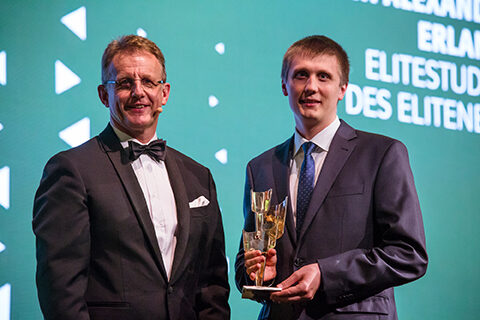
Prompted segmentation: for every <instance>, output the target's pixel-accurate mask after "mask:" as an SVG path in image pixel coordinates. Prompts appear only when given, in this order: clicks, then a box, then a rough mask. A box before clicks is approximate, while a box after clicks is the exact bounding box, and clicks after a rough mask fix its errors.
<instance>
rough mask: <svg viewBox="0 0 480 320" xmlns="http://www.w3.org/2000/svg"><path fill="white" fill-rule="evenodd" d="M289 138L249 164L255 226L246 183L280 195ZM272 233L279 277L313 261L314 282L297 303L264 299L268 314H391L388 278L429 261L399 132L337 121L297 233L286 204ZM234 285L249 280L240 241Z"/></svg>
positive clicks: (393, 282) (400, 277) (402, 276)
mask: <svg viewBox="0 0 480 320" xmlns="http://www.w3.org/2000/svg"><path fill="white" fill-rule="evenodd" d="M292 149H293V138H292V139H289V140H287V141H285V142H284V143H283V144H281V145H278V146H276V147H275V148H273V149H270V150H268V151H266V152H265V153H263V154H262V155H260V156H258V157H257V158H255V159H253V160H252V161H250V162H249V164H248V166H247V177H246V184H245V203H244V208H245V209H244V213H245V228H246V229H250V230H253V229H254V220H253V216H254V214H253V213H252V212H251V211H250V188H252V189H254V190H255V191H264V190H266V189H269V188H272V189H273V199H272V203H273V204H275V203H278V202H280V201H282V200H283V199H284V198H285V196H286V195H287V194H288V184H289V183H288V181H289V180H288V179H289V165H290V159H291V158H292ZM285 224H286V226H285V228H286V231H285V234H284V236H283V237H282V238H280V239H279V240H278V241H277V246H276V249H277V256H278V261H277V277H276V279H275V284H277V283H279V282H281V281H283V280H284V279H286V278H287V277H288V276H290V275H291V274H292V273H293V272H294V271H295V270H298V269H299V268H301V267H302V266H304V265H307V264H311V263H318V265H319V267H320V271H321V285H320V288H319V290H318V291H317V294H316V295H315V297H314V299H313V300H312V301H310V302H309V303H306V304H304V305H296V306H291V305H285V304H283V305H279V304H270V303H268V302H267V303H266V304H265V305H264V308H263V309H262V313H261V315H260V317H261V318H262V317H266V316H268V314H269V313H270V318H271V319H297V318H299V319H397V314H396V309H395V301H394V296H393V287H394V286H398V285H401V284H403V283H406V282H409V281H412V280H415V279H417V278H419V277H421V276H422V275H423V274H424V273H425V271H426V266H427V254H426V251H425V236H424V230H423V222H422V215H421V212H420V206H419V202H418V198H417V193H416V190H415V185H414V181H413V176H412V173H411V169H410V165H409V161H408V155H407V150H406V148H405V146H404V145H403V144H402V143H400V142H399V141H397V140H393V139H391V138H387V137H384V136H380V135H374V134H371V133H366V132H362V131H357V130H354V129H353V128H351V127H350V126H348V125H347V124H346V123H345V122H343V121H342V122H341V125H340V128H339V129H338V131H337V133H336V134H335V136H334V138H333V141H332V144H331V146H330V150H329V151H328V154H327V157H326V159H325V162H324V165H323V167H322V170H321V172H320V175H319V177H318V180H317V183H316V185H315V188H314V190H313V193H312V198H311V201H310V205H309V208H308V210H307V213H306V217H305V221H304V223H303V226H302V230H301V232H300V236H299V239H297V237H296V232H295V226H294V220H293V216H292V213H291V211H290V210H289V211H287V218H286V223H285ZM235 268H236V282H237V286H238V287H239V289H240V288H241V286H242V285H244V284H246V283H248V284H250V280H249V279H248V277H247V275H246V273H245V267H244V259H243V248H242V246H241V245H240V250H239V253H238V255H237V261H236V265H235Z"/></svg>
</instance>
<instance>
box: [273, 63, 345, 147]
mask: <svg viewBox="0 0 480 320" xmlns="http://www.w3.org/2000/svg"><path fill="white" fill-rule="evenodd" d="M346 90H347V83H345V84H343V85H342V84H341V72H340V66H339V63H338V59H337V57H336V56H335V55H331V54H320V55H317V56H315V57H313V58H310V57H305V56H301V55H298V56H296V57H294V58H293V60H292V62H291V65H290V69H289V72H288V74H287V77H286V79H285V80H282V91H283V94H284V95H285V96H288V101H289V103H290V108H291V109H292V111H293V114H294V117H295V124H296V128H297V130H298V131H299V132H300V133H301V134H302V135H303V136H304V137H305V138H307V139H311V138H313V137H314V136H315V135H316V134H317V133H319V132H320V131H322V130H323V129H325V128H326V127H327V126H328V125H329V124H330V123H332V122H333V120H335V117H336V114H337V103H338V101H340V100H342V99H343V97H344V95H345V91H346Z"/></svg>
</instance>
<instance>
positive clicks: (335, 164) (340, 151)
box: [297, 121, 356, 243]
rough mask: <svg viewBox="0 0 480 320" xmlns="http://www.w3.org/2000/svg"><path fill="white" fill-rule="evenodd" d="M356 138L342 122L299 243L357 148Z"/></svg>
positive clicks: (313, 196)
mask: <svg viewBox="0 0 480 320" xmlns="http://www.w3.org/2000/svg"><path fill="white" fill-rule="evenodd" d="M355 137H356V133H355V131H354V130H353V128H351V127H350V126H349V125H347V124H346V123H345V122H343V121H342V122H341V125H340V127H339V128H338V130H337V133H336V134H335V136H334V137H333V140H332V143H331V145H330V150H329V151H328V154H327V157H326V159H325V162H324V163H323V167H322V170H321V171H320V175H319V176H318V179H317V183H316V184H315V188H314V189H313V193H312V198H311V200H310V204H309V206H308V209H307V212H306V214H305V220H304V222H303V225H302V229H301V230H300V236H299V239H297V242H298V243H300V242H301V239H302V238H303V236H304V234H305V232H306V230H307V229H308V227H309V225H310V223H311V222H312V220H313V218H314V217H315V215H316V214H317V212H318V210H319V209H320V207H321V205H322V203H323V201H324V200H325V197H326V196H327V194H328V192H329V191H330V189H331V188H332V185H333V183H334V182H335V179H336V178H337V175H338V173H339V172H340V170H342V168H343V166H344V165H345V162H346V161H347V159H348V157H349V156H350V154H351V153H352V151H353V149H354V148H355V145H356V142H355V140H354V138H355Z"/></svg>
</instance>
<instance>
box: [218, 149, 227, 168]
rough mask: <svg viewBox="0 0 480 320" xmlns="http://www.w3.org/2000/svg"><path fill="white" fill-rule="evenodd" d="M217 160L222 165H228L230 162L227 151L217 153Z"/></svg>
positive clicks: (222, 150)
mask: <svg viewBox="0 0 480 320" xmlns="http://www.w3.org/2000/svg"><path fill="white" fill-rule="evenodd" d="M215 158H216V159H217V160H218V161H219V162H220V163H221V164H227V162H228V152H227V149H225V148H224V149H220V150H218V151H217V152H216V153H215Z"/></svg>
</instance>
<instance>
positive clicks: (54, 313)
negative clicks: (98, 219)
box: [33, 153, 90, 320]
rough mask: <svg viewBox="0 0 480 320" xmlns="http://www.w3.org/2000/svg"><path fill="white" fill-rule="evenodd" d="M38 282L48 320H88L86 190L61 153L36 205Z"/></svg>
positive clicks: (47, 174)
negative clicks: (86, 299)
mask: <svg viewBox="0 0 480 320" xmlns="http://www.w3.org/2000/svg"><path fill="white" fill-rule="evenodd" d="M33 231H34V233H35V235H36V249H37V250H36V257H37V272H36V283H37V290H38V297H39V301H40V307H41V309H42V312H43V315H44V317H45V319H47V320H50V319H52V320H53V319H62V320H68V319H72V320H73V319H75V320H78V319H81V320H83V319H85V320H87V319H89V315H88V310H87V306H86V302H85V299H84V294H85V292H86V289H87V278H88V265H89V258H90V226H89V215H88V208H87V196H86V190H85V187H84V185H83V183H82V177H81V175H80V173H79V172H78V171H77V169H76V167H75V166H74V164H73V163H72V162H71V161H70V160H69V159H68V158H66V157H65V156H64V155H63V154H62V153H60V154H58V155H56V156H54V157H53V158H52V159H51V160H50V161H49V162H48V163H47V165H46V167H45V170H44V172H43V176H42V179H41V181H40V186H39V188H38V190H37V193H36V195H35V200H34V206H33Z"/></svg>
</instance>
